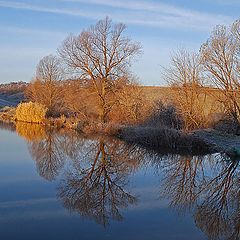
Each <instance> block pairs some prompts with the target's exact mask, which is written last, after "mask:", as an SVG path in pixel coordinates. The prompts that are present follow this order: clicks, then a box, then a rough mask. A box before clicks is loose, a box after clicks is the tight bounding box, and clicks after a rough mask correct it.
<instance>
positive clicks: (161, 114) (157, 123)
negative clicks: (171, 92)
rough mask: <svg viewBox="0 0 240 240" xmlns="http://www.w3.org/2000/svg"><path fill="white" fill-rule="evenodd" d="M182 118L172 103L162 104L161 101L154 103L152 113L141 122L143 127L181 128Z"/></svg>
mask: <svg viewBox="0 0 240 240" xmlns="http://www.w3.org/2000/svg"><path fill="white" fill-rule="evenodd" d="M183 125H184V123H183V119H182V117H181V116H180V114H179V113H178V112H177V110H176V108H175V107H174V106H173V105H164V104H163V103H162V102H161V101H158V102H156V103H155V106H154V109H153V112H152V114H151V115H150V116H149V117H148V118H147V119H146V120H145V121H144V122H143V124H142V126H144V127H154V128H163V127H166V128H174V129H182V128H183V127H184V126H183Z"/></svg>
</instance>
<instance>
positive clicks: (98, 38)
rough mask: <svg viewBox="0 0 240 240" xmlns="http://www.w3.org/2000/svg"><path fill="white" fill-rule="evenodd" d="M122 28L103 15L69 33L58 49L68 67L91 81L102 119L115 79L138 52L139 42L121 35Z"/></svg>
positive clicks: (121, 25) (110, 105) (106, 111)
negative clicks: (94, 23)
mask: <svg viewBox="0 0 240 240" xmlns="http://www.w3.org/2000/svg"><path fill="white" fill-rule="evenodd" d="M125 29H126V26H125V25H123V24H113V23H112V21H111V20H110V19H109V18H108V17H106V18H105V19H103V20H100V21H99V22H97V24H96V25H95V26H91V27H90V28H89V29H87V30H85V31H83V32H82V33H80V35H78V36H73V35H70V36H69V37H68V38H67V39H66V40H65V41H64V42H63V45H62V47H61V48H60V49H59V54H60V56H61V57H62V59H63V60H64V61H65V63H66V64H67V65H68V67H69V68H70V69H72V70H73V72H74V73H77V74H79V76H80V78H82V79H88V80H90V81H91V83H92V85H93V87H94V89H95V93H96V94H97V97H98V100H99V117H100V120H101V122H103V123H104V122H106V116H107V114H108V113H109V111H110V110H111V107H112V103H111V101H108V97H109V93H110V94H112V90H113V89H114V83H115V81H117V80H118V79H119V78H121V77H123V76H127V75H128V74H129V67H130V65H131V62H132V60H133V58H134V57H136V56H137V55H138V54H140V52H141V46H140V45H139V43H136V42H133V41H132V40H131V39H129V38H127V37H124V36H123V34H124V30H125Z"/></svg>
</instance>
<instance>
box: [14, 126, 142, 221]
mask: <svg viewBox="0 0 240 240" xmlns="http://www.w3.org/2000/svg"><path fill="white" fill-rule="evenodd" d="M17 132H18V134H19V135H20V136H22V137H24V139H25V140H27V142H28V145H29V150H30V153H31V156H32V158H33V159H34V160H35V161H36V165H37V169H38V172H39V175H40V176H42V177H44V178H45V179H46V180H49V181H51V180H54V179H55V178H56V177H57V176H59V174H60V172H61V170H62V172H63V173H62V174H61V177H60V179H61V180H60V182H59V186H58V197H59V198H60V199H61V201H62V202H63V204H64V206H65V207H66V208H67V209H69V210H70V211H74V212H78V213H79V214H81V215H82V216H84V217H88V218H91V219H94V220H95V221H96V222H98V223H100V224H102V225H104V226H106V225H108V223H109V221H110V219H113V220H117V221H119V220H122V218H123V217H122V215H121V213H120V209H122V208H126V207H127V206H128V205H132V204H135V203H136V202H137V199H136V197H134V196H132V195H131V194H130V193H129V191H127V190H126V188H127V183H128V176H129V174H130V173H132V172H133V171H134V170H135V169H136V168H137V167H138V164H139V163H140V159H141V158H142V157H143V156H144V154H143V152H142V151H140V150H139V149H137V148H136V149H135V148H129V147H127V146H126V145H124V144H123V143H122V142H120V141H118V140H113V139H106V138H97V139H93V140H89V139H85V138H83V137H81V136H79V135H78V134H76V133H74V132H69V131H64V130H62V131H56V130H54V129H51V128H48V129H45V128H43V127H42V126H40V125H32V124H24V123H19V125H18V126H17ZM66 162H67V167H66V168H64V164H65V163H66Z"/></svg>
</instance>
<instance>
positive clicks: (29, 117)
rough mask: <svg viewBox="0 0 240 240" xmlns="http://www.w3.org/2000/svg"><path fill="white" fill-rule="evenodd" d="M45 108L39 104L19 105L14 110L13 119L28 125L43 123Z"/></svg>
mask: <svg viewBox="0 0 240 240" xmlns="http://www.w3.org/2000/svg"><path fill="white" fill-rule="evenodd" d="M46 113H47V108H46V107H45V106H44V105H42V104H39V103H33V102H28V103H20V104H19V105H18V106H17V109H16V115H15V119H16V120H17V121H22V122H29V123H43V122H44V120H45V118H46Z"/></svg>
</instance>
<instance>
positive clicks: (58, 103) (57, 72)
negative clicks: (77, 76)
mask: <svg viewBox="0 0 240 240" xmlns="http://www.w3.org/2000/svg"><path fill="white" fill-rule="evenodd" d="M63 77H64V74H63V70H62V66H61V62H60V60H59V59H58V58H57V57H56V56H53V55H49V56H46V57H44V58H43V59H42V60H41V61H40V62H39V64H38V66H37V70H36V77H35V79H34V80H33V81H32V83H30V85H29V87H28V88H27V90H26V95H27V98H28V99H29V100H31V101H34V102H38V103H40V104H43V105H45V106H46V107H47V108H48V114H49V115H53V114H54V113H55V112H57V111H59V110H60V109H61V107H62V104H63V91H62V87H61V80H63Z"/></svg>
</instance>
